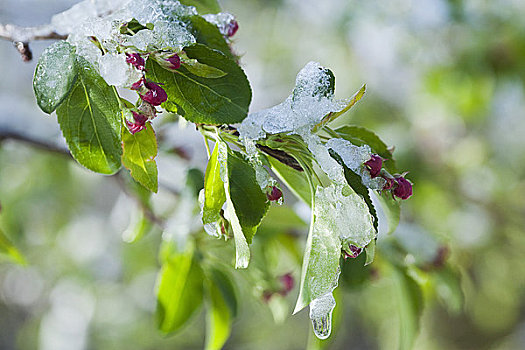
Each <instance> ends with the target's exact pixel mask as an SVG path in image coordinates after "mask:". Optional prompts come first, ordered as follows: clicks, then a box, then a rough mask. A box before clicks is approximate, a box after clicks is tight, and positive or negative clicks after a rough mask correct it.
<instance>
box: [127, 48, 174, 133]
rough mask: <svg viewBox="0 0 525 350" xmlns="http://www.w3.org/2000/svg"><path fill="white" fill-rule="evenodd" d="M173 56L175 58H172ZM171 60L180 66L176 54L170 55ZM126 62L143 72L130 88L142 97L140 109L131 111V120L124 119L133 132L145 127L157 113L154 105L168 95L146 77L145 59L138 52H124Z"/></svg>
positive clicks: (161, 101)
mask: <svg viewBox="0 0 525 350" xmlns="http://www.w3.org/2000/svg"><path fill="white" fill-rule="evenodd" d="M175 56H176V59H175V58H174V57H175ZM172 61H173V62H171V61H170V64H171V65H173V66H176V65H177V64H178V66H177V68H178V67H180V58H179V56H178V55H176V54H175V55H174V56H172ZM126 62H127V63H128V64H130V65H132V66H133V67H135V68H136V69H137V70H139V71H141V72H143V75H142V77H141V78H140V79H139V80H138V81H137V82H135V83H133V84H132V85H131V90H135V91H137V93H138V94H139V96H140V98H141V99H142V104H141V106H140V107H139V109H140V111H139V112H135V111H133V112H132V114H133V119H134V120H133V122H131V121H128V120H126V124H127V126H128V129H129V131H130V132H131V133H132V134H135V133H137V132H139V131H141V130H143V129H145V128H146V122H147V121H148V120H149V119H152V118H154V117H155V115H156V113H157V110H156V109H155V107H156V106H160V105H161V104H162V103H163V102H165V101H166V100H167V99H168V95H167V94H166V91H164V89H163V88H162V87H161V86H160V85H159V84H156V83H154V82H152V81H148V80H147V79H146V77H145V75H144V74H145V72H146V61H145V60H144V58H143V57H142V56H141V55H140V54H139V53H136V52H134V53H126Z"/></svg>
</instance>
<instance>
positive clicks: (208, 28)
mask: <svg viewBox="0 0 525 350" xmlns="http://www.w3.org/2000/svg"><path fill="white" fill-rule="evenodd" d="M183 21H184V22H186V24H187V28H188V30H189V31H190V33H191V34H193V36H194V37H195V40H196V41H197V43H199V44H202V45H205V46H208V47H209V48H210V49H214V50H218V51H220V52H222V53H223V54H225V55H226V56H227V57H228V58H231V59H232V60H234V61H235V60H236V57H235V56H234V55H233V54H232V51H231V49H230V45H228V42H227V41H226V39H225V38H224V36H223V35H222V34H221V32H220V31H219V28H217V26H216V25H215V24H213V23H210V22H208V21H207V20H205V19H204V18H202V17H201V16H189V17H186V18H184V19H183Z"/></svg>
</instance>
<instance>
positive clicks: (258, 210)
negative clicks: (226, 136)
mask: <svg viewBox="0 0 525 350" xmlns="http://www.w3.org/2000/svg"><path fill="white" fill-rule="evenodd" d="M215 147H216V148H217V147H218V152H219V154H218V159H219V161H220V162H221V163H222V167H223V168H222V171H223V174H222V178H223V179H224V180H225V182H224V191H225V194H226V213H225V215H226V217H227V218H228V219H229V220H230V223H231V225H232V229H233V236H234V239H235V251H236V258H235V268H246V267H248V263H249V261H250V249H249V247H248V243H251V242H252V238H253V236H254V235H255V232H256V231H257V227H258V226H259V225H260V223H261V221H262V219H263V217H264V216H265V214H266V211H267V210H268V207H269V204H268V201H267V198H266V195H265V194H264V193H263V191H262V190H261V188H260V187H259V185H258V184H257V181H256V179H255V170H254V169H253V167H252V166H251V165H250V163H249V162H248V161H246V160H245V159H244V158H243V157H242V155H241V154H240V153H237V152H234V151H231V150H230V149H229V148H228V146H227V144H226V143H224V142H221V141H219V142H218V143H217V145H216V146H215Z"/></svg>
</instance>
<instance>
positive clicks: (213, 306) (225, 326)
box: [205, 269, 237, 350]
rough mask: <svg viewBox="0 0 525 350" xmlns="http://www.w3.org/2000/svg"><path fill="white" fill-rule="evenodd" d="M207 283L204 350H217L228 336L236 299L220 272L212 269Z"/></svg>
mask: <svg viewBox="0 0 525 350" xmlns="http://www.w3.org/2000/svg"><path fill="white" fill-rule="evenodd" d="M207 282H208V283H207V286H208V299H209V306H208V315H207V316H208V320H207V324H206V347H205V349H207V350H219V349H222V347H223V346H224V344H225V343H226V341H227V340H228V338H229V336H230V333H231V326H232V322H233V319H234V317H235V316H236V314H237V298H236V296H235V291H234V287H233V284H232V283H231V281H230V279H229V278H228V276H226V275H225V274H224V273H223V272H222V271H220V270H217V269H212V270H211V271H210V278H209V279H208V280H207Z"/></svg>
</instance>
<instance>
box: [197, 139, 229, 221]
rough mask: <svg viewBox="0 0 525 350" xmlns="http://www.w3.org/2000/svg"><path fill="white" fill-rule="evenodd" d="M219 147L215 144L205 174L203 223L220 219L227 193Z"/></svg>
mask: <svg viewBox="0 0 525 350" xmlns="http://www.w3.org/2000/svg"><path fill="white" fill-rule="evenodd" d="M218 156H219V147H218V144H216V145H215V148H214V149H213V153H212V155H211V158H210V160H209V161H208V166H207V167H206V175H205V176H204V206H203V208H202V223H203V224H205V225H206V224H211V223H214V222H216V221H217V220H219V218H220V211H221V208H222V206H223V205H224V202H226V194H225V192H224V182H223V181H222V179H221V164H220V163H219V159H218Z"/></svg>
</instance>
